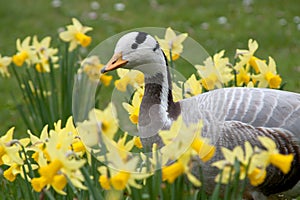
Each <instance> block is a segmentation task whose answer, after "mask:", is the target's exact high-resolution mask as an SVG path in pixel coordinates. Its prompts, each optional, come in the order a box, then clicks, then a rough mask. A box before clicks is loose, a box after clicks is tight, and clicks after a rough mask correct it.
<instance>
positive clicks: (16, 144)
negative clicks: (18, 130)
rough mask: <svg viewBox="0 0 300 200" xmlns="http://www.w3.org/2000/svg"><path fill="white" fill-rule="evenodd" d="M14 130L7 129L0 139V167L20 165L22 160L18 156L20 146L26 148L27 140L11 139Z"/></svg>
mask: <svg viewBox="0 0 300 200" xmlns="http://www.w3.org/2000/svg"><path fill="white" fill-rule="evenodd" d="M13 133H14V128H11V129H9V130H8V131H7V132H6V134H5V135H3V136H2V137H1V138H0V166H1V165H3V164H5V165H12V164H14V163H16V164H19V165H22V164H23V160H22V158H20V156H19V151H20V150H21V147H20V145H23V146H26V145H27V144H28V143H29V139H27V138H24V139H20V140H16V139H13Z"/></svg>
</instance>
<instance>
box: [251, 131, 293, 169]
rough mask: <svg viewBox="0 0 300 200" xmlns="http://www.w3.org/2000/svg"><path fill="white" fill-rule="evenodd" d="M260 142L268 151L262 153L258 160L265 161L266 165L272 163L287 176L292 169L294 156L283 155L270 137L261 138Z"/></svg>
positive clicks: (259, 138)
mask: <svg viewBox="0 0 300 200" xmlns="http://www.w3.org/2000/svg"><path fill="white" fill-rule="evenodd" d="M258 140H259V141H260V142H261V143H262V145H263V146H264V147H265V148H266V149H267V150H266V151H262V152H261V153H260V155H259V156H258V157H257V158H256V159H259V160H263V161H264V162H265V165H268V164H269V163H270V164H272V165H274V166H276V167H277V168H279V169H280V170H281V171H282V172H283V173H284V174H287V173H288V172H289V171H290V169H291V164H292V161H293V159H294V155H293V154H288V155H284V154H281V153H280V152H279V151H278V149H277V147H276V143H275V142H274V141H273V140H272V139H270V138H268V137H262V136H259V137H258Z"/></svg>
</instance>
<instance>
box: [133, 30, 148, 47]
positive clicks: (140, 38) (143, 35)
mask: <svg viewBox="0 0 300 200" xmlns="http://www.w3.org/2000/svg"><path fill="white" fill-rule="evenodd" d="M147 35H148V34H147V33H145V32H138V35H137V36H136V38H135V42H136V43H138V44H142V43H143V42H144V41H145V40H146V38H147Z"/></svg>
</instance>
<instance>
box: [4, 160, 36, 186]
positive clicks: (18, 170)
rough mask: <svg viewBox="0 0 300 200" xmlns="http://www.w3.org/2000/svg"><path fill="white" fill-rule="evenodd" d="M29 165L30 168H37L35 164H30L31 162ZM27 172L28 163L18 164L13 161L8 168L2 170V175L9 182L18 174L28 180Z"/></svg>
mask: <svg viewBox="0 0 300 200" xmlns="http://www.w3.org/2000/svg"><path fill="white" fill-rule="evenodd" d="M23 167H24V168H25V173H24V170H23ZM30 167H31V169H32V170H35V169H37V168H38V166H37V165H35V164H32V163H31V164H30ZM28 172H29V168H28V165H19V164H16V163H13V164H12V165H11V166H10V167H9V168H8V169H6V170H5V171H4V172H3V176H4V177H5V178H6V179H7V180H9V181H10V182H13V181H14V180H15V179H16V177H17V175H18V174H20V175H21V177H22V178H23V179H25V176H26V179H27V180H30V177H29V176H28V174H27V173H28Z"/></svg>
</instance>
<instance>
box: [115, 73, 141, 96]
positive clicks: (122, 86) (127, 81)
mask: <svg viewBox="0 0 300 200" xmlns="http://www.w3.org/2000/svg"><path fill="white" fill-rule="evenodd" d="M117 74H118V76H119V77H120V79H118V80H116V81H115V86H116V88H117V89H118V90H119V91H121V92H125V91H126V89H127V85H131V86H133V87H134V88H139V87H141V86H142V85H143V83H144V74H143V73H142V72H140V71H137V70H128V69H121V68H119V69H117Z"/></svg>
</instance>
